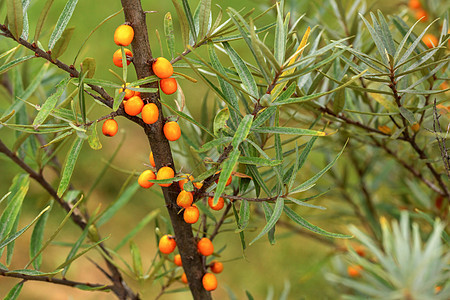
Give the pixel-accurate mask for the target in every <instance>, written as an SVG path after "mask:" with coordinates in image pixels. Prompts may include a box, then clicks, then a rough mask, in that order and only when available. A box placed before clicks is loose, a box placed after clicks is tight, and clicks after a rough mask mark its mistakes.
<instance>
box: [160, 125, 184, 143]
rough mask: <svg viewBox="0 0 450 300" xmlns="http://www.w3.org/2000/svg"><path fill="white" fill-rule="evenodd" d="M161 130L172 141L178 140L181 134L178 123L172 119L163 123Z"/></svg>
mask: <svg viewBox="0 0 450 300" xmlns="http://www.w3.org/2000/svg"><path fill="white" fill-rule="evenodd" d="M163 131H164V135H165V136H166V139H168V140H169V141H172V142H173V141H176V140H178V139H179V138H180V136H181V129H180V125H178V123H177V122H174V121H171V122H167V123H166V124H164V127H163Z"/></svg>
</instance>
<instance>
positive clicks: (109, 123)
mask: <svg viewBox="0 0 450 300" xmlns="http://www.w3.org/2000/svg"><path fill="white" fill-rule="evenodd" d="M118 129H119V125H117V122H116V120H114V119H108V120H106V121H105V122H103V125H102V132H103V134H104V135H105V136H115V135H116V133H117V130H118Z"/></svg>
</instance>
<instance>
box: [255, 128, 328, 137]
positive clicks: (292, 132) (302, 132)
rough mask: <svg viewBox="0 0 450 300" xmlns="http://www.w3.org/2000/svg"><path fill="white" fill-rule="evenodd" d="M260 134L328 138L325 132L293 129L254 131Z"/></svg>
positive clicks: (259, 129) (258, 129)
mask: <svg viewBox="0 0 450 300" xmlns="http://www.w3.org/2000/svg"><path fill="white" fill-rule="evenodd" d="M252 130H253V131H255V132H258V133H272V134H290V135H311V136H326V135H327V134H326V133H325V132H323V131H317V130H310V129H302V128H291V127H259V128H254V129H252Z"/></svg>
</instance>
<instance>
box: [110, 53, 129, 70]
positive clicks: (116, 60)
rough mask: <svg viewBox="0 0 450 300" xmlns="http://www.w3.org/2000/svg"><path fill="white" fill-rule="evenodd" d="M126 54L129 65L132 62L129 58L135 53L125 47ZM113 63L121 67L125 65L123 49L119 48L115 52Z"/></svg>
mask: <svg viewBox="0 0 450 300" xmlns="http://www.w3.org/2000/svg"><path fill="white" fill-rule="evenodd" d="M125 56H126V57H127V66H128V65H129V64H130V63H131V61H129V60H128V58H130V57H133V53H132V52H131V51H130V50H128V49H125ZM113 63H114V64H115V65H116V66H117V67H119V68H122V67H123V64H122V50H121V49H119V50H117V51H116V52H114V55H113Z"/></svg>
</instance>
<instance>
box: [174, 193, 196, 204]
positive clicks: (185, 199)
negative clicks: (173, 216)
mask: <svg viewBox="0 0 450 300" xmlns="http://www.w3.org/2000/svg"><path fill="white" fill-rule="evenodd" d="M192 201H194V196H193V195H192V193H191V192H186V191H185V190H182V191H181V192H180V193H179V194H178V197H177V205H178V206H179V207H184V208H188V207H189V206H191V205H192Z"/></svg>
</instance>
